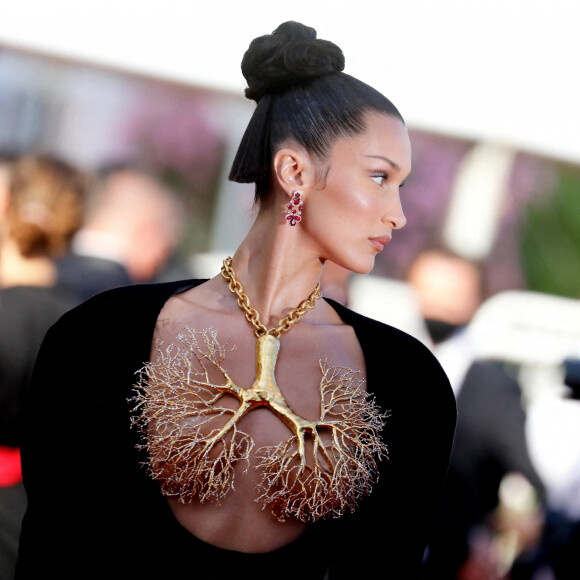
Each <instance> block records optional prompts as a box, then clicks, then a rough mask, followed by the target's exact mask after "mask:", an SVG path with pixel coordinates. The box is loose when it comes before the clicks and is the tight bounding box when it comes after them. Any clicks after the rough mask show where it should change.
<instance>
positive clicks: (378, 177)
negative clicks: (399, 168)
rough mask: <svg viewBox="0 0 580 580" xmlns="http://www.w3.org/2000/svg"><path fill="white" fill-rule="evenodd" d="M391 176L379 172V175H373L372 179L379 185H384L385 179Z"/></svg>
mask: <svg viewBox="0 0 580 580" xmlns="http://www.w3.org/2000/svg"><path fill="white" fill-rule="evenodd" d="M388 178H389V176H388V175H387V174H386V173H379V174H377V175H371V179H372V180H373V181H374V182H375V183H377V184H378V185H383V181H386V180H387V179H388Z"/></svg>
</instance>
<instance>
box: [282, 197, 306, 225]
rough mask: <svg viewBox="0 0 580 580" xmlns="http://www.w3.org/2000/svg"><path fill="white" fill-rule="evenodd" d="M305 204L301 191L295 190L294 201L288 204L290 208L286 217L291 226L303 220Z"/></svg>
mask: <svg viewBox="0 0 580 580" xmlns="http://www.w3.org/2000/svg"><path fill="white" fill-rule="evenodd" d="M303 209H304V205H303V204H302V194H301V193H300V192H299V191H295V192H294V195H293V197H292V201H291V202H290V203H289V204H288V209H287V211H286V219H287V220H288V223H289V224H290V225H291V226H295V225H296V224H297V223H298V222H299V221H301V220H302V217H301V216H302V210H303Z"/></svg>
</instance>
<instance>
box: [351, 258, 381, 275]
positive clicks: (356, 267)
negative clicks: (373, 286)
mask: <svg viewBox="0 0 580 580" xmlns="http://www.w3.org/2000/svg"><path fill="white" fill-rule="evenodd" d="M344 267H345V268H346V269H347V270H350V271H351V272H353V273H355V274H368V273H369V272H371V271H372V269H373V268H374V267H375V258H374V256H373V257H371V258H370V259H368V258H367V259H365V260H352V261H350V262H349V264H348V265H345V266H344Z"/></svg>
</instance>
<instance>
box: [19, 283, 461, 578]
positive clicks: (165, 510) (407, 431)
mask: <svg viewBox="0 0 580 580" xmlns="http://www.w3.org/2000/svg"><path fill="white" fill-rule="evenodd" d="M199 283H200V282H199V281H197V282H196V281H189V282H170V283H166V284H152V285H138V286H131V287H127V288H121V289H116V290H112V291H109V292H105V293H103V294H100V295H98V296H96V297H95V298H93V299H91V300H89V301H88V302H86V303H84V304H83V305H81V306H79V307H78V308H76V309H75V310H73V311H71V312H69V313H67V314H66V315H65V316H63V317H62V319H61V320H60V321H59V322H58V323H57V324H56V325H55V326H54V327H53V328H52V329H51V330H50V332H49V333H48V335H47V338H46V340H45V343H44V345H43V348H42V349H41V353H40V355H39V358H38V361H37V365H36V369H35V374H34V381H33V382H34V392H33V397H32V399H31V406H30V413H29V416H28V420H27V425H28V429H27V435H26V441H25V444H24V445H23V450H22V453H23V471H24V481H25V485H26V489H27V493H28V496H29V507H28V511H27V514H26V516H25V519H24V524H23V531H22V536H21V545H20V558H19V564H18V567H17V576H16V578H17V579H18V580H22V579H24V578H42V577H45V576H46V575H47V574H48V573H54V574H56V575H57V576H58V577H59V578H97V577H110V576H112V577H122V575H124V577H125V578H164V579H174V578H175V579H177V578H180V579H189V578H209V577H211V578H218V579H219V578H232V577H237V578H253V579H254V580H259V579H262V578H263V579H266V578H268V579H276V578H280V579H282V578H291V577H292V578H295V577H296V576H297V575H298V576H300V577H302V578H308V579H310V578H313V579H314V578H320V579H322V578H323V577H324V575H325V572H326V571H327V572H328V577H329V578H345V579H346V578H348V579H355V578H367V577H368V578H371V577H373V578H395V579H405V580H407V579H412V578H418V577H420V569H421V562H422V556H423V551H424V549H425V546H426V544H427V540H428V534H429V529H430V527H431V523H432V521H433V519H434V516H435V513H436V511H437V507H438V502H439V496H440V493H441V489H442V486H443V483H444V479H445V474H446V470H447V464H448V460H449V454H450V450H451V444H452V439H453V432H454V428H455V418H456V411H455V400H454V398H453V394H452V391H451V388H450V386H449V384H448V381H447V378H446V376H445V374H444V373H443V371H442V369H441V367H440V366H439V364H438V363H437V361H436V360H435V358H434V357H433V356H432V354H431V353H430V352H429V351H428V349H427V348H425V347H424V346H423V345H422V344H421V343H419V342H418V341H416V340H415V339H413V338H412V337H410V336H408V335H406V334H405V333H403V332H401V331H399V330H396V329H394V328H392V327H389V326H386V325H384V324H381V323H378V322H375V321H373V320H370V319H368V318H365V317H363V316H360V315H358V314H356V313H354V312H352V311H350V310H348V309H346V308H344V307H342V306H340V305H339V304H336V303H334V302H332V301H329V303H330V304H331V305H332V307H333V308H334V309H335V310H336V311H337V312H338V314H339V315H340V317H341V318H342V319H343V321H344V322H345V323H346V324H349V325H351V326H352V327H353V328H354V330H355V332H356V335H357V338H358V340H359V342H360V344H361V348H362V350H363V353H364V357H365V362H366V374H367V389H368V390H369V391H370V392H372V393H373V394H374V395H375V396H376V400H377V402H378V403H379V404H380V406H381V407H382V408H383V409H384V410H389V411H390V417H389V418H388V419H387V423H386V427H385V429H384V433H383V438H384V441H385V442H386V443H387V445H388V447H389V459H388V460H383V461H382V462H381V464H380V470H381V472H380V478H379V481H378V482H377V483H376V484H375V486H374V489H373V492H372V494H371V495H370V496H368V497H367V498H365V499H364V500H362V501H361V504H360V505H359V507H358V509H357V511H356V512H355V513H354V514H352V515H348V516H345V517H343V518H340V519H338V520H329V521H322V522H317V523H316V524H312V525H310V526H309V527H308V529H307V531H306V532H305V533H304V534H303V535H302V536H301V537H300V538H299V539H298V540H297V541H295V542H293V543H291V544H289V545H288V546H285V547H283V548H281V549H279V550H276V551H274V552H270V553H267V554H242V553H239V552H234V551H228V550H223V549H218V548H215V547H213V546H210V545H208V544H206V543H204V542H202V541H200V540H199V539H197V538H195V537H194V536H192V535H191V534H190V533H189V532H187V531H186V530H185V529H184V528H182V527H181V526H180V525H179V524H178V523H177V521H176V520H175V518H174V517H173V515H172V512H171V510H170V509H169V507H168V504H167V502H166V500H165V498H164V497H163V496H162V495H161V493H160V491H159V486H158V484H157V483H156V482H155V481H153V480H151V479H150V478H149V477H148V476H147V474H146V472H145V470H144V468H143V466H142V463H143V461H144V460H145V457H144V456H143V455H142V453H143V452H142V451H138V450H137V449H136V445H137V443H138V437H139V436H138V433H137V432H136V431H135V429H131V428H130V404H128V403H127V398H128V397H130V396H131V391H132V385H134V383H135V382H136V376H135V373H136V371H137V370H139V369H140V368H141V367H142V366H143V364H144V362H145V361H147V360H148V359H149V356H150V349H151V341H152V336H153V331H154V328H155V324H156V321H157V317H158V315H159V312H160V310H161V308H162V307H163V304H164V303H165V302H166V301H167V300H168V299H169V298H170V297H171V296H172V295H173V294H175V293H177V292H180V291H183V290H186V289H188V288H191V287H193V286H195V285H197V284H199Z"/></svg>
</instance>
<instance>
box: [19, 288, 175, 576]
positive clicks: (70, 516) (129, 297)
mask: <svg viewBox="0 0 580 580" xmlns="http://www.w3.org/2000/svg"><path fill="white" fill-rule="evenodd" d="M172 291H173V289H172V287H164V285H152V287H151V288H150V289H149V290H144V289H139V288H133V287H132V288H123V289H117V290H113V291H109V292H106V293H104V294H101V295H99V296H97V297H95V298H93V299H91V300H89V301H88V302H86V303H84V304H82V305H81V306H79V307H77V308H75V309H74V310H72V311H70V312H68V313H67V314H65V315H64V316H63V317H62V318H61V319H60V320H59V321H58V322H57V323H56V324H55V325H54V326H53V327H52V328H51V329H50V330H49V331H48V333H47V335H46V337H45V340H44V342H43V344H42V347H41V349H40V352H39V355H38V358H37V361H36V365H35V369H34V372H33V378H32V388H31V397H30V399H29V402H28V405H27V409H26V413H25V417H26V419H25V435H24V441H23V444H22V468H23V479H24V484H25V487H26V492H27V496H28V508H27V512H26V515H25V517H24V521H23V525H22V533H21V540H20V548H19V559H18V564H17V572H16V579H17V580H22V579H28V578H34V579H36V578H42V577H45V576H47V575H50V574H49V573H50V572H52V573H54V575H55V576H57V577H58V578H75V579H76V578H102V577H107V576H108V575H110V574H111V573H112V571H113V570H112V567H113V566H114V567H115V570H114V572H115V573H113V574H112V576H114V577H117V576H116V574H125V575H126V576H125V577H128V578H130V577H135V576H133V575H132V574H133V573H136V571H137V570H138V569H139V568H140V567H143V566H145V565H146V561H147V560H146V558H145V559H141V560H142V561H140V559H136V558H135V554H136V550H137V548H140V549H141V551H143V549H144V546H146V545H147V540H148V539H152V538H155V522H154V521H153V520H152V516H151V514H152V513H156V506H154V505H152V503H151V502H153V503H154V502H155V501H157V500H156V498H158V496H159V494H158V493H157V490H156V488H153V487H152V486H154V483H153V482H152V481H151V480H150V479H149V478H148V477H147V476H146V474H145V473H144V470H143V469H142V466H141V459H142V457H141V456H140V452H139V451H138V450H137V449H136V443H137V441H138V438H137V434H136V433H135V430H134V429H131V424H130V415H129V407H130V406H129V404H128V403H127V399H128V397H130V396H131V389H132V385H133V384H134V383H135V382H136V377H135V372H136V371H137V370H139V369H140V368H141V367H142V366H143V364H144V363H145V362H146V360H147V359H148V356H149V349H150V345H151V337H152V333H153V328H154V325H155V320H156V317H157V315H158V312H159V310H160V308H161V306H162V304H163V302H164V301H165V300H166V299H167V297H168V296H169V295H170V294H171V293H172ZM151 498H153V499H151ZM153 519H154V518H153ZM119 577H121V576H119Z"/></svg>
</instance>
